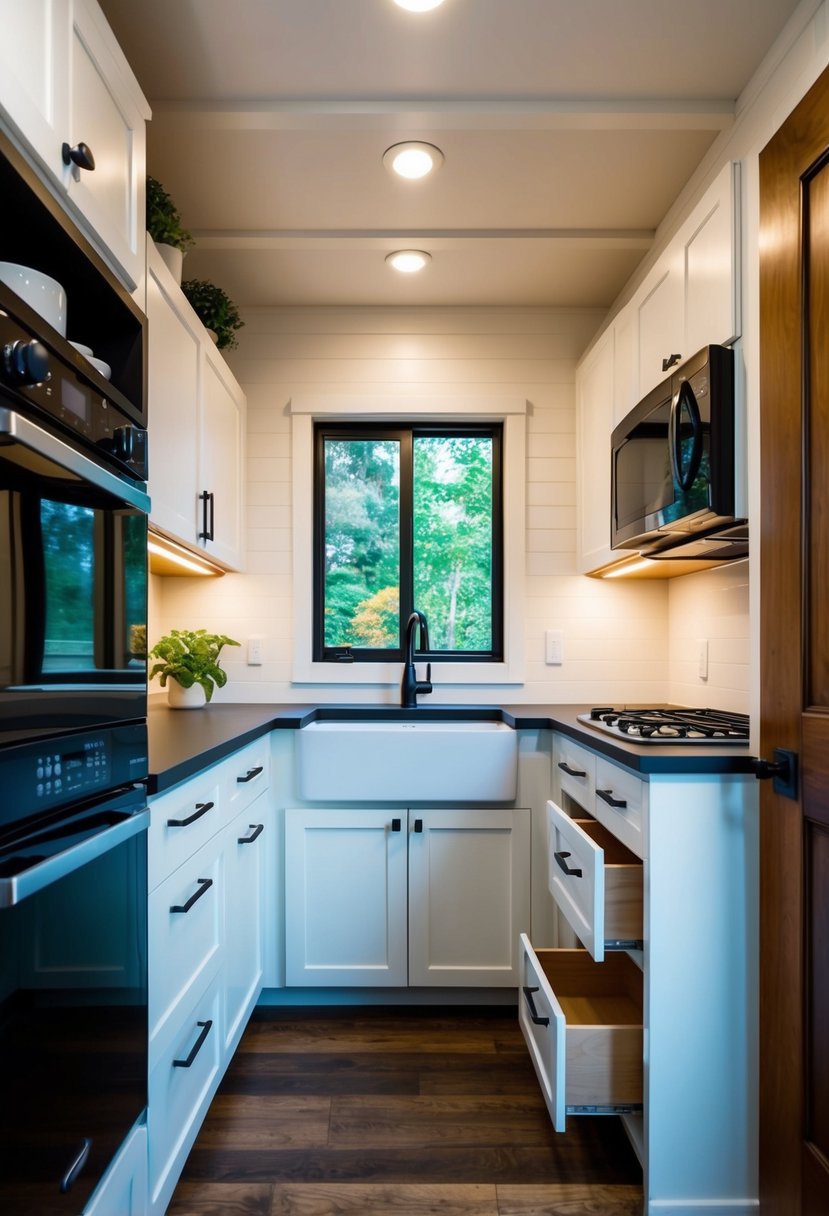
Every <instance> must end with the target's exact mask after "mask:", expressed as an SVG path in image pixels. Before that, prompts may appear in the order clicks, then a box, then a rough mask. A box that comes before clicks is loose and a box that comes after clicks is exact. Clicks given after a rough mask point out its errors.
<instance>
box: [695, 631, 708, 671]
mask: <svg viewBox="0 0 829 1216" xmlns="http://www.w3.org/2000/svg"><path fill="white" fill-rule="evenodd" d="M697 675H698V676H699V678H700V679H701V680H707V679H708V638H697Z"/></svg>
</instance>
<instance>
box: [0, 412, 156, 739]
mask: <svg viewBox="0 0 829 1216" xmlns="http://www.w3.org/2000/svg"><path fill="white" fill-rule="evenodd" d="M148 508H149V499H148V497H147V495H146V494H145V493H144V487H143V485H142V484H141V483H138V484H136V483H135V482H132V481H129V480H127V479H124V478H121V477H119V476H117V475H116V474H115V473H113V472H110V471H109V469H107V468H106V467H105V466H104V465H102V464H98V463H97V462H96V461H94V460H91V459H90V458H89V457H88V456H85V455H83V453H81V452H80V451H78V450H76V449H75V448H73V447H72V446H70V445H69V444H67V443H65V442H64V441H63V440H61V439H58V438H57V437H56V436H55V435H53V434H51V432H48V431H46V430H44V429H43V428H42V427H40V426H38V425H36V424H35V423H33V422H31V421H30V420H29V419H28V418H26V417H24V416H23V415H21V414H19V413H16V412H15V411H13V410H11V409H8V408H0V743H3V744H5V743H11V742H15V741H18V740H21V739H25V738H27V737H32V735H33V733H37V734H38V735H44V736H45V735H48V734H49V733H50V732H53V731H60V730H78V729H84V728H89V727H94V726H103V725H110V724H117V723H121V722H127V721H136V720H141V719H143V718H144V717H145V716H146V706H147V689H146V679H147V666H146V608H147V565H146V537H147V511H148Z"/></svg>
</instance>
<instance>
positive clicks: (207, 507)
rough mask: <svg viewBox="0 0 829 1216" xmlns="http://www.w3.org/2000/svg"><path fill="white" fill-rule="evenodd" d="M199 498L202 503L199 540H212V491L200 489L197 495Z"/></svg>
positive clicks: (213, 505)
mask: <svg viewBox="0 0 829 1216" xmlns="http://www.w3.org/2000/svg"><path fill="white" fill-rule="evenodd" d="M199 500H200V502H201V505H202V530H201V532H200V533H199V540H213V524H214V509H215V503H214V501H213V494H212V492H211V491H209V490H202V492H201V494H200V495H199ZM208 520H209V522H208Z"/></svg>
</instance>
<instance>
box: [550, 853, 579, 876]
mask: <svg viewBox="0 0 829 1216" xmlns="http://www.w3.org/2000/svg"><path fill="white" fill-rule="evenodd" d="M571 856H572V854H571V853H553V857H555V859H556V862H557V863H558V865H559V867H560V868H561V869H562V870H563V871H564V873H565V874H569V875H570V876H571V877H572V878H581V877H582V872H581V870H577V869H576V868H575V867H573V869H572V870H571V869H570V867H569V866H568V864H567V861H566V860H565V859H566V858H567V857H571Z"/></svg>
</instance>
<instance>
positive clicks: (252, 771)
mask: <svg viewBox="0 0 829 1216" xmlns="http://www.w3.org/2000/svg"><path fill="white" fill-rule="evenodd" d="M264 771H265V769H264V766H263V765H261V764H260V765H259V767H258V768H249V769H248V771H247V772H246V773H245V775H244V777H237V778H236V780H237V781H238V783H239V785H247V783H248V782H249V781H253V778H254V777H258V776H259V774H260V773H263V772H264Z"/></svg>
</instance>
